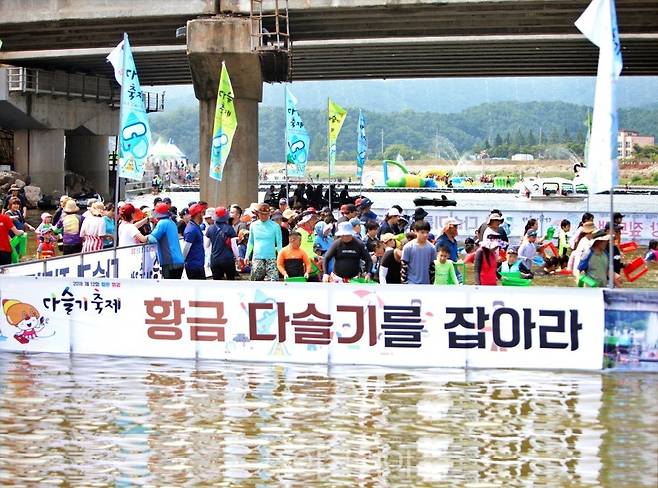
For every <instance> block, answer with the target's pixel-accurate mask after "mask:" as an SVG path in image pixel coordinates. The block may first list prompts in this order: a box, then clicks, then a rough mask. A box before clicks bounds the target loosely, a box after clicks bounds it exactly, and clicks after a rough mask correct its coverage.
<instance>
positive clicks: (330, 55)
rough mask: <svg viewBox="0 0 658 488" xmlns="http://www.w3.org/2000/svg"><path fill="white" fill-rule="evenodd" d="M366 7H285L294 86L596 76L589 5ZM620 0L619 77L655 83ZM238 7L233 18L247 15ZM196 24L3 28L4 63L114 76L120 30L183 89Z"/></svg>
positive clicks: (653, 46)
mask: <svg viewBox="0 0 658 488" xmlns="http://www.w3.org/2000/svg"><path fill="white" fill-rule="evenodd" d="M230 3H231V2H223V4H230ZM233 3H235V1H234V2H233ZM242 3H245V2H242ZM247 3H248V2H247ZM363 3H365V2H359V1H352V2H348V1H346V0H340V1H338V2H331V3H330V4H332V5H337V6H336V7H334V8H331V7H327V6H323V5H324V4H327V2H323V1H319V2H300V1H297V0H290V5H291V10H290V33H291V38H292V40H293V58H292V76H293V79H294V80H316V79H358V78H414V77H448V76H451V77H455V76H459V77H468V76H540V75H541V76H546V75H555V76H570V75H594V74H595V73H596V58H597V50H596V49H595V48H594V47H593V46H591V45H590V44H589V42H587V41H586V40H585V39H584V38H583V37H582V36H581V35H580V34H579V33H578V32H577V30H576V28H575V27H574V25H573V23H574V21H575V20H576V19H577V18H578V16H579V15H580V13H581V12H582V11H583V10H584V9H585V7H586V6H587V4H588V3H589V0H571V1H563V0H514V1H512V0H501V1H492V0H489V1H485V0H482V1H468V0H463V1H459V0H449V1H448V0H446V1H443V2H427V1H418V2H417V3H415V4H414V2H410V1H406V0H405V1H396V2H369V3H370V4H373V3H374V4H380V5H379V6H374V7H357V6H354V5H358V4H363ZM616 3H617V11H618V18H619V24H620V31H621V34H622V46H623V49H624V72H623V74H624V75H658V6H657V4H656V0H617V2H616ZM220 4H222V2H220ZM237 4H239V5H242V4H241V3H239V2H238V3H237ZM297 4H299V5H306V7H304V8H301V7H300V8H296V6H297ZM309 4H311V5H319V7H318V8H313V7H308V5H309ZM220 8H221V7H220ZM243 10H244V9H242V10H240V9H238V11H237V13H238V14H242V15H244V14H245V13H246V12H245V11H243ZM222 11H224V9H223V8H222ZM0 13H1V9H0ZM199 15H206V16H207V12H199ZM192 18H194V16H192V15H189V14H186V15H166V16H161V17H157V16H156V17H148V18H139V17H135V18H130V19H124V20H122V19H111V20H102V19H94V20H93V21H85V20H84V19H82V20H80V19H78V20H72V19H64V20H57V21H50V22H33V23H29V24H27V23H23V22H21V23H15V24H3V23H2V20H0V31H1V32H2V39H3V41H4V45H3V50H2V51H0V63H3V62H4V63H7V64H14V65H19V66H31V67H41V68H46V69H62V70H66V71H76V72H85V73H88V74H94V75H101V76H108V77H109V76H111V70H110V66H109V65H108V64H107V63H106V62H105V56H106V55H107V53H108V52H109V50H110V49H111V48H112V47H113V46H114V45H116V43H117V42H118V40H119V39H120V38H121V36H122V33H123V32H124V31H126V32H128V33H129V35H130V37H131V44H132V45H133V46H134V47H135V51H136V52H135V58H136V62H137V64H138V66H139V67H140V77H141V79H142V84H145V85H163V84H176V83H190V82H191V75H190V69H189V64H188V61H187V55H186V47H185V39H177V38H176V36H175V31H176V28H177V27H180V26H183V25H185V23H186V21H187V20H188V19H192ZM266 27H268V28H269V29H268V30H272V27H271V26H266Z"/></svg>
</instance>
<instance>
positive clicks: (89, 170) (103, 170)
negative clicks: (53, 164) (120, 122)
mask: <svg viewBox="0 0 658 488" xmlns="http://www.w3.org/2000/svg"><path fill="white" fill-rule="evenodd" d="M108 143H109V141H108V137H107V136H95V135H67V136H66V152H65V161H66V169H68V170H70V171H73V172H75V173H79V174H81V175H82V176H84V177H85V178H87V180H89V182H90V183H91V185H92V186H93V187H94V188H95V189H96V191H97V192H98V193H100V194H101V195H103V196H104V197H105V198H109V196H110V184H109V163H108Z"/></svg>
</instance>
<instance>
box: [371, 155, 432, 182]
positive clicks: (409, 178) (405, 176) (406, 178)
mask: <svg viewBox="0 0 658 488" xmlns="http://www.w3.org/2000/svg"><path fill="white" fill-rule="evenodd" d="M401 159H402V158H400V159H399V160H398V161H394V160H392V159H385V160H384V161H382V167H383V170H384V184H386V186H387V187H389V188H436V187H437V184H436V181H435V180H434V178H431V177H423V176H421V175H413V174H411V173H410V172H409V170H408V169H407V167H406V166H405V164H404V162H403V161H402V160H401ZM389 164H392V165H393V166H395V167H397V168H399V169H400V171H402V176H400V177H399V178H390V177H389V175H388V165H389ZM432 169H433V168H430V169H429V170H426V171H425V172H424V173H427V172H431V170H432ZM430 174H431V175H434V173H430Z"/></svg>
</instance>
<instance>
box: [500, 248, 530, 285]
mask: <svg viewBox="0 0 658 488" xmlns="http://www.w3.org/2000/svg"><path fill="white" fill-rule="evenodd" d="M498 271H499V272H501V273H521V278H525V279H532V278H533V276H534V275H533V274H532V271H530V270H529V269H528V268H527V267H526V266H525V265H524V264H523V263H522V262H521V261H519V250H518V248H516V247H510V248H509V249H508V250H507V258H506V260H505V261H503V262H502V263H500V268H499V269H498Z"/></svg>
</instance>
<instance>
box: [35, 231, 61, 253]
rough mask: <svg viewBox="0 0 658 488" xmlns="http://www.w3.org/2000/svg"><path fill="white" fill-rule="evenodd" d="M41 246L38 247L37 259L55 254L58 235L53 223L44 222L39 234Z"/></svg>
mask: <svg viewBox="0 0 658 488" xmlns="http://www.w3.org/2000/svg"><path fill="white" fill-rule="evenodd" d="M37 237H38V240H39V246H38V247H37V259H46V258H52V257H54V256H55V248H56V246H57V237H55V232H54V228H53V226H52V225H51V224H43V227H42V228H41V232H40V233H39V234H38V236H37Z"/></svg>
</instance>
